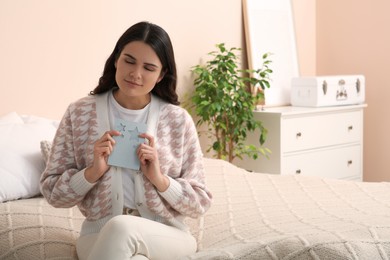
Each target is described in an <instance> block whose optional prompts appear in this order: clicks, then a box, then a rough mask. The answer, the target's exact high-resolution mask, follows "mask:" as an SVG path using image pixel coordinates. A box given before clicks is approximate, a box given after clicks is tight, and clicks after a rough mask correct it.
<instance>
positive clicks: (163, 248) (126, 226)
mask: <svg viewBox="0 0 390 260" xmlns="http://www.w3.org/2000/svg"><path fill="white" fill-rule="evenodd" d="M76 248H77V254H78V257H79V259H80V260H125V259H157V260H165V259H169V260H174V259H180V258H181V257H184V256H187V255H190V254H193V253H195V252H196V248H197V245H196V240H195V238H194V237H193V236H192V235H191V234H190V233H189V232H185V231H182V230H180V229H178V228H175V227H171V226H167V225H164V224H162V223H159V222H156V221H152V220H149V219H145V218H142V217H136V216H131V215H119V216H116V217H113V218H112V219H110V220H109V221H108V222H107V223H106V224H105V225H104V227H103V228H102V230H101V231H100V233H94V234H89V235H85V236H82V237H80V238H79V239H78V240H77V245H76Z"/></svg>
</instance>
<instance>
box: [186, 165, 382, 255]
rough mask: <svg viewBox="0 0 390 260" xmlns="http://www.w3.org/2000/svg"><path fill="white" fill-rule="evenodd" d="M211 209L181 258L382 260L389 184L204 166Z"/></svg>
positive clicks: (193, 224)
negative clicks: (194, 245) (190, 251)
mask: <svg viewBox="0 0 390 260" xmlns="http://www.w3.org/2000/svg"><path fill="white" fill-rule="evenodd" d="M206 165H207V172H208V175H207V177H208V178H207V182H208V185H209V187H210V188H211V189H212V192H213V195H214V201H213V206H212V208H211V209H210V210H209V212H208V213H207V214H206V215H205V216H203V217H202V218H201V219H199V220H197V221H195V220H190V221H188V224H190V225H191V229H192V230H193V233H194V235H195V236H196V238H197V240H198V243H199V250H200V252H198V253H196V254H195V255H193V256H191V257H189V258H188V259H389V258H390V184H389V183H364V182H352V181H344V180H334V179H320V178H315V177H305V176H300V175H290V176H280V175H268V174H259V173H249V172H246V171H244V170H242V169H240V168H237V167H235V166H233V165H231V164H228V163H225V162H221V161H217V160H207V163H206Z"/></svg>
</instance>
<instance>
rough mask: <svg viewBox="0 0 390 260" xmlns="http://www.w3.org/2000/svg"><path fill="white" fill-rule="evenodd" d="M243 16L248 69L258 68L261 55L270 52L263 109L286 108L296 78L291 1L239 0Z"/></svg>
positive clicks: (295, 50)
mask: <svg viewBox="0 0 390 260" xmlns="http://www.w3.org/2000/svg"><path fill="white" fill-rule="evenodd" d="M243 15H244V26H245V39H246V48H247V55H248V57H247V59H248V64H249V69H257V68H259V67H260V66H261V63H262V58H261V56H262V55H263V54H264V53H266V52H270V53H272V55H271V56H270V59H271V60H272V64H271V65H270V68H271V69H272V70H273V73H272V74H271V82H270V84H271V87H270V88H269V89H266V90H265V91H264V95H265V106H283V105H290V88H291V79H292V78H293V77H298V76H299V69H298V58H297V56H298V55H297V48H296V41H295V31H294V21H293V14H292V5H291V1H290V0H272V1H270V0H243Z"/></svg>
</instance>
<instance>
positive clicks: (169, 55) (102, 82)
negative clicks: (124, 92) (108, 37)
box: [90, 22, 180, 105]
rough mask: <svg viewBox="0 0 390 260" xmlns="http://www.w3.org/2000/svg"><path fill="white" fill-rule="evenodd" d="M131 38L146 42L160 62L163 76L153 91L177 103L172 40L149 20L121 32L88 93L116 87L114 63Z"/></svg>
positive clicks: (170, 101) (97, 92) (131, 40)
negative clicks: (101, 71)
mask: <svg viewBox="0 0 390 260" xmlns="http://www.w3.org/2000/svg"><path fill="white" fill-rule="evenodd" d="M133 41H142V42H144V43H146V44H148V45H149V46H150V47H151V48H152V49H153V50H154V51H155V52H156V54H157V56H158V58H159V59H160V62H161V64H162V70H161V71H162V73H165V74H164V78H163V79H162V80H161V81H160V82H158V83H157V84H156V86H155V87H154V88H153V89H152V93H153V94H155V95H157V96H159V97H160V98H162V99H163V100H165V101H167V102H169V103H171V104H174V105H179V104H180V102H179V100H178V95H177V93H176V81H177V72H176V62H175V56H174V53H173V47H172V43H171V39H170V38H169V35H168V33H167V32H166V31H165V30H164V29H162V28H161V27H160V26H158V25H155V24H152V23H150V22H139V23H137V24H134V25H133V26H131V27H130V28H129V29H127V30H126V31H125V32H124V33H123V35H122V36H121V37H120V38H119V40H118V42H117V43H116V45H115V48H114V51H113V52H112V53H111V55H110V56H109V57H108V59H107V61H106V64H105V66H104V70H103V75H102V76H101V77H100V79H99V84H98V86H97V87H96V88H95V89H94V90H93V91H91V92H90V94H91V95H95V94H101V93H104V92H107V91H108V90H110V89H112V88H116V87H118V85H117V83H116V80H115V73H116V68H115V62H116V61H117V59H118V58H119V56H120V54H121V52H122V50H123V48H124V47H125V46H126V45H127V44H128V43H130V42H133Z"/></svg>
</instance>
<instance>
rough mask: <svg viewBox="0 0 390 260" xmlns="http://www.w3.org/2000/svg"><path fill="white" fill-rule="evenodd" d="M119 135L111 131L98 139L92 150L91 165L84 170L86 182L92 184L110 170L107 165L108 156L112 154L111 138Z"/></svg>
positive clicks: (113, 142) (112, 141) (113, 141)
mask: <svg viewBox="0 0 390 260" xmlns="http://www.w3.org/2000/svg"><path fill="white" fill-rule="evenodd" d="M119 135H121V133H120V132H118V131H115V130H111V131H107V132H105V133H104V135H103V136H102V137H101V138H99V139H98V140H97V141H96V142H95V145H94V148H93V164H92V166H90V167H88V168H87V169H86V170H85V173H84V176H85V178H86V179H87V181H88V182H90V183H94V182H96V181H97V180H99V179H100V177H102V176H103V175H104V174H105V173H106V172H107V171H108V169H109V168H110V166H109V165H108V164H107V161H108V156H109V155H110V154H111V153H112V151H113V149H114V145H115V140H114V138H113V136H119Z"/></svg>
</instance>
